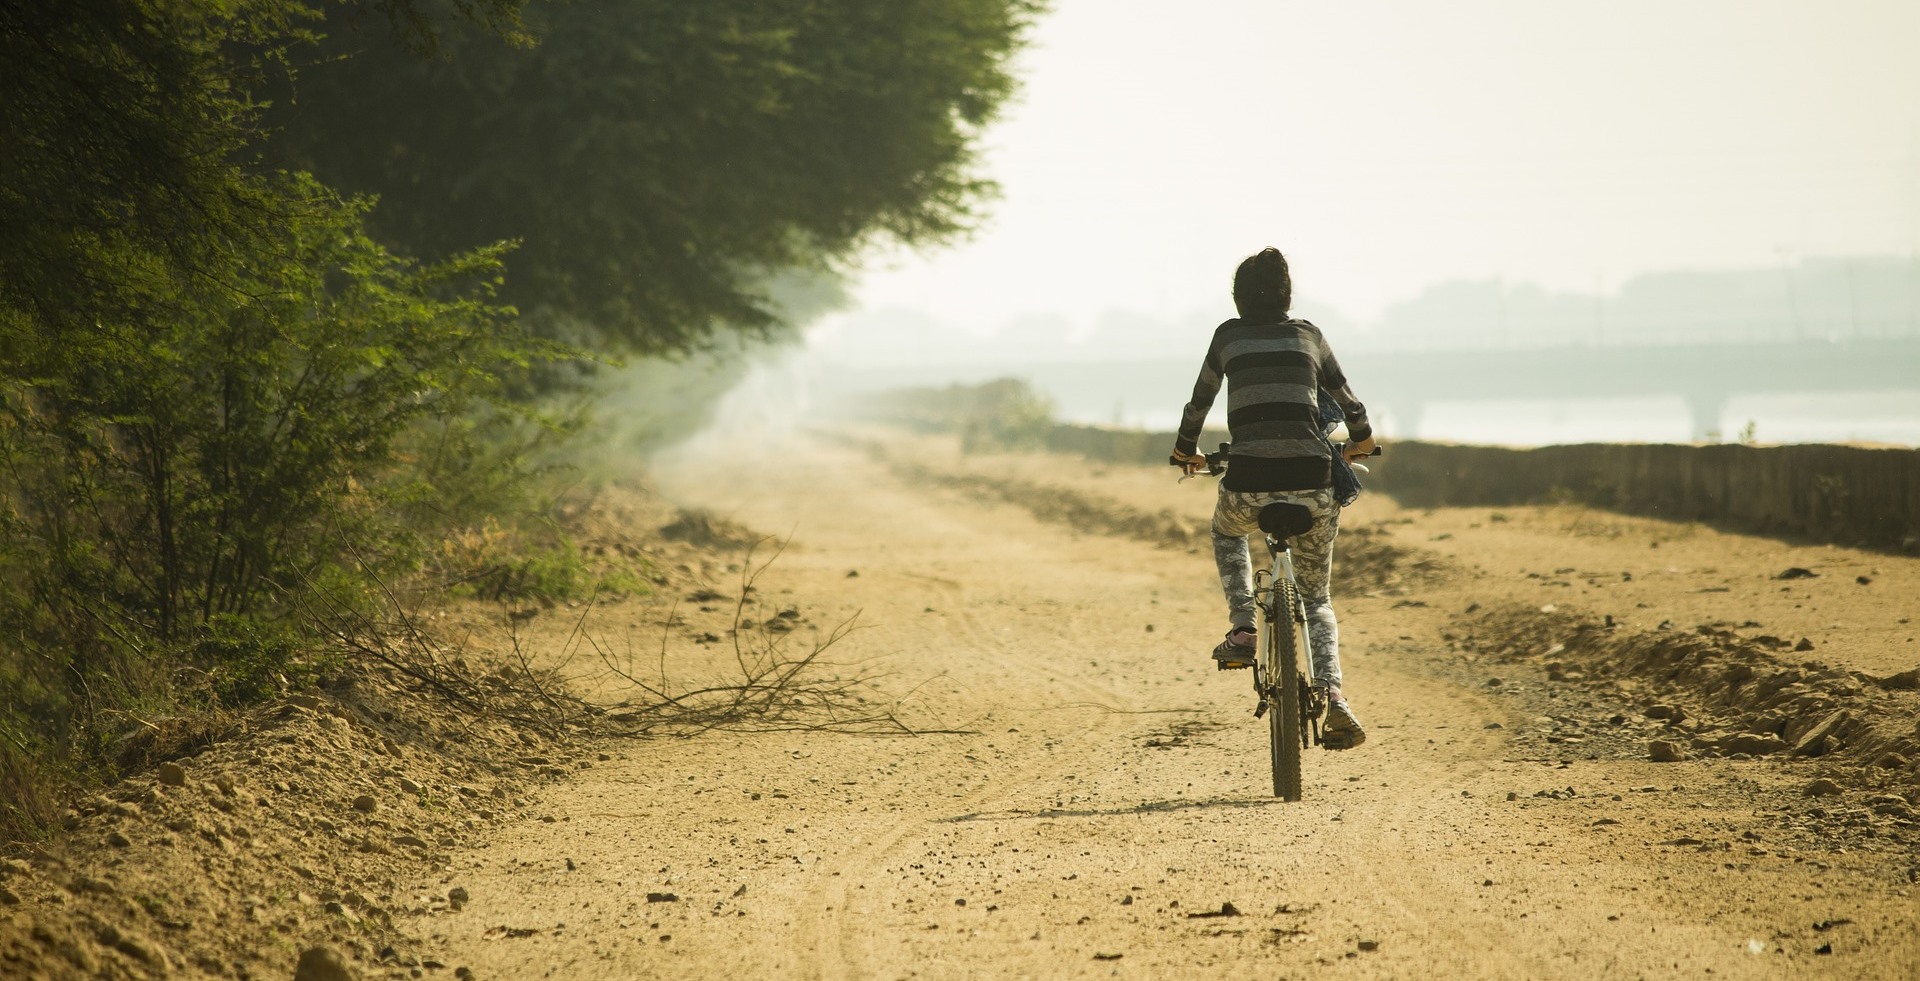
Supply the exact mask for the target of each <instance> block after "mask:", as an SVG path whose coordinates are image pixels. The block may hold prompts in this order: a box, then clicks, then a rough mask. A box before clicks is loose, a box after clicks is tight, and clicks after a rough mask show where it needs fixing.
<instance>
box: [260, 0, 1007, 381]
mask: <svg viewBox="0 0 1920 981" xmlns="http://www.w3.org/2000/svg"><path fill="white" fill-rule="evenodd" d="M1037 7H1038V4H1037V3H1036V2H1033V0H896V2H889V3H870V2H867V0H703V2H699V3H690V2H686V0H623V2H614V3H592V4H588V3H566V4H552V5H546V6H542V7H540V8H538V9H536V10H533V11H530V12H529V16H528V21H529V24H530V25H531V29H532V30H533V32H534V33H535V34H536V35H537V36H538V38H539V43H538V45H537V46H535V47H534V48H532V49H523V48H518V47H515V46H513V45H511V44H508V43H505V42H502V41H501V40H500V39H498V38H497V37H493V36H489V35H487V34H485V33H481V32H473V31H467V32H459V33H455V34H452V35H450V36H448V37H447V38H446V39H445V42H444V44H443V45H442V55H443V56H442V57H440V58H436V59H430V60H422V59H419V58H416V57H413V56H412V55H411V54H410V53H409V51H407V50H406V48H405V46H404V45H401V44H396V43H395V42H393V41H392V40H391V39H390V38H389V37H388V36H387V35H386V34H384V33H381V32H351V33H339V34H336V36H334V37H331V38H329V39H328V41H327V42H326V44H324V45H322V46H321V47H320V49H319V50H318V52H317V54H316V56H315V58H314V60H315V61H316V62H317V63H315V64H312V65H308V66H304V67H303V68H302V69H301V71H300V73H299V76H298V81H297V88H296V89H295V90H294V91H293V92H291V93H288V94H287V95H284V96H282V97H281V99H280V100H279V101H280V105H279V106H278V107H277V109H276V111H275V113H274V115H273V117H272V119H273V122H274V123H275V124H276V125H277V126H279V127H280V128H281V132H280V134H279V137H280V138H279V140H278V142H277V144H276V145H277V146H278V147H279V150H280V152H282V153H284V154H285V158H284V159H285V160H287V161H289V162H290V163H292V164H295V165H298V166H301V167H309V168H311V169H312V170H313V171H314V172H315V173H316V174H318V175H320V176H321V177H322V178H323V179H325V180H327V181H329V182H331V183H335V184H337V185H339V186H343V187H346V188H349V189H352V190H355V191H365V192H372V193H376V194H378V195H379V196H380V205H379V208H378V209H377V211H376V213H375V219H374V220H375V225H376V228H377V229H378V230H379V231H380V232H381V233H382V234H383V235H386V236H389V237H390V238H391V239H392V240H393V241H395V242H397V243H400V244H402V245H404V246H405V247H406V248H408V249H411V250H415V251H418V252H421V253H425V254H436V253H442V252H446V251H452V250H458V249H465V248H471V247H473V246H475V245H479V244H483V243H486V242H491V241H494V240H497V239H501V238H515V239H518V240H520V241H521V242H522V243H523V244H522V247H521V249H520V251H519V252H518V253H517V254H516V255H515V256H514V259H513V264H512V269H513V275H512V277H510V280H509V285H508V289H507V293H506V296H507V298H508V299H509V300H510V301H512V302H514V303H515V304H516V305H517V306H519V307H520V308H521V309H523V310H526V311H530V312H535V313H539V314H542V315H544V316H547V317H550V318H552V319H554V320H556V321H559V322H562V323H573V324H576V325H578V324H585V325H590V328H591V333H590V334H589V335H588V336H592V337H595V338H599V339H603V340H605V341H607V342H609V343H614V344H618V345H622V346H624V347H626V348H628V349H631V350H638V351H641V352H677V351H682V350H686V349H689V348H693V347H697V346H699V345H701V344H702V343H703V342H705V341H708V340H709V339H711V338H712V337H714V336H715V334H716V333H717V332H721V331H724V330H728V329H738V328H749V329H753V328H759V329H762V330H764V329H766V328H768V327H770V326H772V325H773V324H775V323H776V322H777V313H776V312H775V311H773V310H772V309H770V306H769V304H768V303H767V302H766V298H765V296H764V293H763V289H762V287H763V285H764V283H765V282H766V278H767V276H768V274H769V273H774V272H780V271H784V270H790V269H794V268H821V267H823V266H824V265H825V264H826V263H828V262H829V261H831V260H832V259H834V258H835V257H844V256H846V255H848V254H850V253H851V252H852V251H854V250H855V249H857V248H859V247H860V246H861V245H863V244H864V243H866V242H867V241H868V240H870V239H871V238H873V237H875V236H888V237H891V238H893V239H896V240H898V241H901V242H905V243H910V244H913V243H930V242H937V241H940V240H943V239H946V238H948V237H950V236H953V235H955V234H956V233H960V232H962V231H964V230H966V229H968V228H969V227H970V226H971V225H972V223H973V222H974V221H975V219H976V209H977V207H978V206H979V203H980V202H981V200H982V199H983V198H984V197H986V196H987V195H989V194H990V193H991V191H992V187H991V185H990V184H989V183H988V182H987V181H985V180H983V179H981V178H980V177H979V176H978V175H976V174H975V173H974V166H973V165H974V140H975V137H976V136H977V135H978V133H979V130H980V128H981V127H982V126H984V125H985V124H986V123H987V122H988V121H989V120H991V119H992V118H993V116H994V114H995V112H996V111H997V110H998V109H999V107H1000V106H1001V105H1002V104H1003V102H1004V101H1005V100H1006V98H1007V97H1008V95H1009V93H1010V92H1011V90H1012V84H1013V83H1012V80H1011V76H1010V74H1009V71H1008V64H1007V62H1008V58H1009V56H1010V53H1011V51H1012V50H1013V49H1014V47H1015V45H1016V44H1017V42H1018V41H1019V40H1020V38H1021V36H1022V34H1023V32H1024V30H1025V28H1026V26H1027V24H1028V23H1029V21H1030V20H1031V18H1032V17H1033V16H1034V15H1035V14H1036V12H1037Z"/></svg>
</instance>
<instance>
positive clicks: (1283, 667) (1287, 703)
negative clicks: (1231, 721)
mask: <svg viewBox="0 0 1920 981" xmlns="http://www.w3.org/2000/svg"><path fill="white" fill-rule="evenodd" d="M1273 604H1274V609H1273V616H1272V617H1271V618H1269V619H1268V621H1267V651H1266V654H1267V664H1268V665H1269V666H1270V670H1269V672H1268V674H1267V677H1268V678H1269V679H1271V680H1272V684H1270V685H1269V686H1268V688H1267V697H1268V698H1269V699H1270V701H1269V702H1268V704H1267V740H1268V743H1269V748H1270V750H1271V752H1272V756H1273V796H1275V797H1278V798H1280V799H1282V800H1288V801H1296V800H1299V799H1300V749H1301V745H1302V742H1303V741H1302V739H1301V732H1302V728H1301V727H1302V725H1303V721H1302V719H1301V718H1300V658H1299V655H1298V653H1297V652H1298V650H1299V643H1300V642H1299V637H1298V635H1297V631H1298V625H1296V624H1295V623H1294V621H1293V611H1294V608H1295V606H1296V604H1297V600H1296V599H1295V597H1294V590H1293V583H1291V582H1289V581H1287V580H1284V579H1283V580H1281V581H1280V582H1278V583H1276V584H1274V590H1273ZM1276 703H1277V704H1276Z"/></svg>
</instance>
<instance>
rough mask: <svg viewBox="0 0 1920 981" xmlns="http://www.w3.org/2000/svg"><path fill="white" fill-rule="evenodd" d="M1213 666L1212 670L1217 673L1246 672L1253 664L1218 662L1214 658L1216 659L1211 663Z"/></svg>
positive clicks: (1248, 662)
mask: <svg viewBox="0 0 1920 981" xmlns="http://www.w3.org/2000/svg"><path fill="white" fill-rule="evenodd" d="M1213 666H1214V669H1215V670H1218V671H1244V670H1246V669H1247V668H1250V667H1253V662H1251V661H1222V660H1219V659H1217V658H1216V659H1215V660H1214V662H1213Z"/></svg>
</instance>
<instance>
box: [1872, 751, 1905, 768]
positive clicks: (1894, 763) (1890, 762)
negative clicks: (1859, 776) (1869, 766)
mask: <svg viewBox="0 0 1920 981" xmlns="http://www.w3.org/2000/svg"><path fill="white" fill-rule="evenodd" d="M1873 765H1874V766H1877V767H1879V768H1880V769H1882V770H1900V769H1904V768H1905V767H1906V765H1907V758H1906V757H1904V756H1901V755H1900V754H1899V753H1888V754H1886V755H1885V756H1882V757H1880V758H1879V759H1877V760H1874V761H1873Z"/></svg>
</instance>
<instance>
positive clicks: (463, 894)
mask: <svg viewBox="0 0 1920 981" xmlns="http://www.w3.org/2000/svg"><path fill="white" fill-rule="evenodd" d="M469 898H470V897H469V896H468V893H467V887H466V886H454V887H453V888H452V889H449V890H447V901H448V902H452V903H465V902H467V901H468V899H469Z"/></svg>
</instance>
